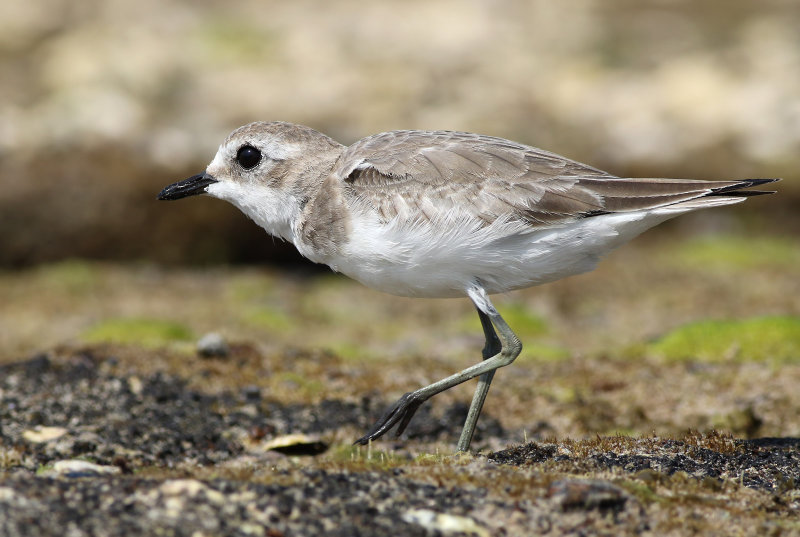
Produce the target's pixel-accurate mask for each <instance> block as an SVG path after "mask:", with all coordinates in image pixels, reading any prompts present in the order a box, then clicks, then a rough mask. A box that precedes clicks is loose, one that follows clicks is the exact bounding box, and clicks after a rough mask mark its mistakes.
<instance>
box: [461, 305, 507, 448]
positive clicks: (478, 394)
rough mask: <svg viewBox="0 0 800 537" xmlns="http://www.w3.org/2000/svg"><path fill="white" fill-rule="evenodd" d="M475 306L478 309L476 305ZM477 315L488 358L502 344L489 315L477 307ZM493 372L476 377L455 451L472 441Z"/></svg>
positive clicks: (484, 349)
mask: <svg viewBox="0 0 800 537" xmlns="http://www.w3.org/2000/svg"><path fill="white" fill-rule="evenodd" d="M475 308H476V309H478V307H477V306H475ZM478 317H480V319H481V326H482V327H483V335H484V336H485V337H486V344H485V345H484V347H483V359H484V360H488V359H489V358H491V357H492V356H494V355H496V354H498V353H499V352H500V351H501V350H502V344H501V343H500V339H499V338H498V337H497V333H496V332H495V331H494V326H492V321H491V320H490V319H489V316H488V315H486V314H485V313H483V312H482V311H481V310H480V309H478ZM494 373H495V371H489V372H488V373H484V374H483V375H481V376H480V377H478V387H477V388H476V389H475V395H473V396H472V403H471V404H470V405H469V412H468V413H467V419H466V421H465V422H464V428H463V429H462V430H461V438H459V439H458V446H457V447H456V451H468V450H469V444H470V442H472V435H473V434H474V433H475V426H476V425H477V423H478V416H480V415H481V410H482V409H483V402H484V401H485V400H486V394H488V393H489V386H491V384H492V379H493V378H494Z"/></svg>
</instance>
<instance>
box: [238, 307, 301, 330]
mask: <svg viewBox="0 0 800 537" xmlns="http://www.w3.org/2000/svg"><path fill="white" fill-rule="evenodd" d="M244 321H245V322H246V323H248V324H251V325H254V326H256V327H258V328H265V329H267V330H275V331H285V330H289V329H290V328H291V327H292V322H291V320H290V319H289V317H288V316H287V315H286V314H285V313H283V312H282V311H278V310H274V309H270V308H258V309H252V310H250V311H248V312H246V313H245V314H244Z"/></svg>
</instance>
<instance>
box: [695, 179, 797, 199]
mask: <svg viewBox="0 0 800 537" xmlns="http://www.w3.org/2000/svg"><path fill="white" fill-rule="evenodd" d="M780 180H781V178H780V177H776V178H770V179H742V180H741V181H738V182H736V183H735V184H732V185H728V186H723V187H720V188H715V189H714V190H713V191H712V193H711V194H710V195H711V196H760V195H762V194H774V193H775V190H744V189H745V188H751V187H754V186H759V185H766V184H769V183H775V182H777V181H780Z"/></svg>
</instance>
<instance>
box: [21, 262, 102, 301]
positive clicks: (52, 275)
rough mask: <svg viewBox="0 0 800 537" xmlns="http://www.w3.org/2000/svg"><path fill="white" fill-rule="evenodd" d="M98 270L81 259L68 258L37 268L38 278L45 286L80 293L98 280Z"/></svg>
mask: <svg viewBox="0 0 800 537" xmlns="http://www.w3.org/2000/svg"><path fill="white" fill-rule="evenodd" d="M97 277H98V270H97V269H96V268H95V267H93V266H92V265H90V264H89V263H86V262H85V261H79V260H75V259H72V260H66V261H61V262H60V263H53V264H50V265H44V266H41V267H39V268H37V269H36V278H37V280H38V282H39V283H40V284H41V285H42V286H43V287H45V288H48V289H53V290H59V291H65V292H67V293H74V294H80V293H83V292H85V291H87V290H88V289H90V288H91V287H92V286H93V285H94V284H95V282H96V281H97Z"/></svg>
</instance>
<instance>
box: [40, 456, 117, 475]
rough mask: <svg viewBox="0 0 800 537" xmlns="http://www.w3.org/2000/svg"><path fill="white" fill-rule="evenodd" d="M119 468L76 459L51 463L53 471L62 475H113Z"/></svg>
mask: <svg viewBox="0 0 800 537" xmlns="http://www.w3.org/2000/svg"><path fill="white" fill-rule="evenodd" d="M120 472H121V470H120V469H119V468H117V467H116V466H104V465H101V464H95V463H93V462H89V461H82V460H77V459H71V460H65V461H58V462H56V463H55V464H53V473H54V474H55V475H58V476H63V477H97V476H99V475H115V474H119V473H120Z"/></svg>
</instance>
